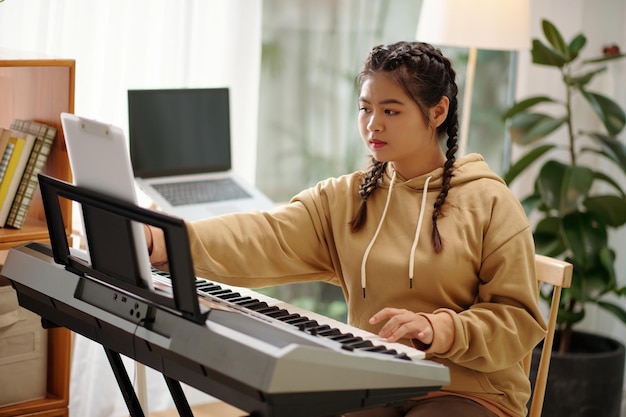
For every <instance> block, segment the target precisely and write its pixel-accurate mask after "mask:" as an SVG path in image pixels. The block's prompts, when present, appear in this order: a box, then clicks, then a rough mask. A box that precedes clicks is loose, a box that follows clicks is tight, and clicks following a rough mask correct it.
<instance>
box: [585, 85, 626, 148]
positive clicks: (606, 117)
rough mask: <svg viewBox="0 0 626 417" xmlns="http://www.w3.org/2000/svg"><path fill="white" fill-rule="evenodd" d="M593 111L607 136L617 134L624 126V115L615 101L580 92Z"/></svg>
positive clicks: (600, 95) (625, 115) (598, 95)
mask: <svg viewBox="0 0 626 417" xmlns="http://www.w3.org/2000/svg"><path fill="white" fill-rule="evenodd" d="M580 91H581V93H582V95H583V97H585V99H587V102H589V105H590V106H591V108H592V109H593V111H594V112H595V113H596V114H597V115H598V117H599V118H600V120H601V121H602V124H603V125H604V127H605V128H606V130H607V132H609V135H611V136H615V135H617V134H619V133H620V132H621V131H622V129H624V125H625V124H626V114H625V113H624V110H622V108H621V107H620V106H619V104H617V103H616V102H615V101H613V100H611V99H610V98H608V97H606V96H603V95H602V94H598V93H592V92H590V91H586V90H584V89H581V90H580Z"/></svg>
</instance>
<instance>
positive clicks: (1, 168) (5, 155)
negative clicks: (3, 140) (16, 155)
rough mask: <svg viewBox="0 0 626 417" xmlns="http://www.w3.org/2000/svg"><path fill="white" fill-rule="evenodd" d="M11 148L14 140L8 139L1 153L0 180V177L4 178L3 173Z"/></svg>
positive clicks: (0, 178)
mask: <svg viewBox="0 0 626 417" xmlns="http://www.w3.org/2000/svg"><path fill="white" fill-rule="evenodd" d="M13 149H15V141H8V142H7V146H6V148H5V150H4V153H3V154H2V159H0V182H1V181H2V178H4V173H5V172H6V170H7V166H8V164H9V160H10V159H11V155H12V154H13Z"/></svg>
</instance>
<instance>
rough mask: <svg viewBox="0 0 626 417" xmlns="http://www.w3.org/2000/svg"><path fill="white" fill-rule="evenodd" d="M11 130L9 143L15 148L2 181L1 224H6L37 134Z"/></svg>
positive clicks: (0, 192) (0, 193)
mask: <svg viewBox="0 0 626 417" xmlns="http://www.w3.org/2000/svg"><path fill="white" fill-rule="evenodd" d="M11 131H12V134H11V137H10V138H9V143H13V144H14V148H13V152H12V154H11V158H10V159H9V161H8V164H7V168H6V171H5V173H4V176H3V177H2V182H0V226H4V224H5V223H6V219H7V217H8V215H9V211H10V210H11V204H12V203H13V198H14V197H15V193H16V192H17V187H18V186H19V183H20V180H21V179H22V174H23V173H24V169H25V168H26V163H27V162H28V157H29V156H30V151H31V150H32V149H33V146H34V145H35V135H32V134H30V133H25V132H20V131H17V130H11Z"/></svg>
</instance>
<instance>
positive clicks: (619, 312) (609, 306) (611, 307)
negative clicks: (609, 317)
mask: <svg viewBox="0 0 626 417" xmlns="http://www.w3.org/2000/svg"><path fill="white" fill-rule="evenodd" d="M596 304H598V306H600V307H602V308H603V309H605V310H606V311H608V312H609V313H611V314H613V315H614V316H615V317H617V318H618V319H620V320H621V321H622V323H624V324H626V310H624V309H623V308H622V307H621V306H619V305H618V304H614V303H609V302H607V301H597V302H596Z"/></svg>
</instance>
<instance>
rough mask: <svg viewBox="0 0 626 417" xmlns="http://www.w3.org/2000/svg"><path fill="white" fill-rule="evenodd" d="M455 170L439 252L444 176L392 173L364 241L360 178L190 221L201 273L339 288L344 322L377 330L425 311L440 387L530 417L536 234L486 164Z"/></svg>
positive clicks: (238, 280)
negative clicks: (358, 223) (385, 319)
mask: <svg viewBox="0 0 626 417" xmlns="http://www.w3.org/2000/svg"><path fill="white" fill-rule="evenodd" d="M455 167H456V169H455V171H454V177H453V178H452V182H451V188H450V191H449V193H448V197H447V198H446V201H445V204H444V206H443V215H442V216H441V217H440V218H439V220H438V222H437V224H438V227H439V231H440V233H441V236H442V241H443V251H442V252H441V253H439V254H436V253H435V252H434V250H433V247H432V243H431V240H430V236H431V232H432V221H431V216H432V210H433V204H434V202H435V199H436V198H437V196H438V195H439V192H440V190H441V183H442V174H443V170H442V169H441V168H439V169H436V170H434V171H433V172H431V173H429V174H427V175H424V176H420V177H418V178H414V179H411V180H405V179H403V178H401V176H400V175H399V174H394V172H393V170H392V169H391V168H388V170H387V172H386V173H385V176H384V178H383V183H382V184H381V185H380V186H379V187H378V189H377V190H376V191H374V193H373V194H372V195H371V196H370V198H369V200H368V202H367V221H366V223H365V226H364V227H363V228H362V229H361V230H360V231H358V232H357V233H352V232H351V231H350V221H351V220H352V218H353V216H354V214H355V212H356V210H357V207H358V205H359V203H360V198H359V194H358V189H359V185H360V184H361V182H362V178H363V175H364V173H363V172H355V173H353V174H350V175H345V176H342V177H339V178H330V179H328V180H325V181H322V182H320V183H318V184H317V185H316V186H315V187H312V188H310V189H307V190H304V191H302V192H301V193H299V194H298V195H297V196H295V197H294V198H293V199H292V201H291V202H290V203H289V204H288V205H285V206H281V207H277V208H276V209H274V210H272V211H269V212H254V213H245V214H232V215H226V216H221V217H217V218H210V219H206V220H201V221H198V222H194V223H191V224H189V227H188V230H189V235H190V243H191V250H192V256H193V261H194V265H195V268H196V274H197V275H198V276H203V277H207V278H209V279H213V280H216V281H221V282H225V283H228V284H231V285H238V286H245V287H252V288H259V287H264V286H269V285H276V284H284V283H290V282H302V281H314V280H321V281H327V282H330V283H333V284H336V285H340V286H341V287H342V289H343V292H344V295H345V297H346V300H347V303H348V322H349V324H350V325H352V326H355V327H360V328H363V329H365V330H368V331H371V332H374V333H377V332H378V330H379V328H380V325H376V326H372V325H370V324H369V322H368V320H369V318H370V317H371V316H372V315H374V313H376V312H378V311H379V310H380V309H382V308H384V307H395V308H404V309H407V310H411V311H414V312H422V313H425V314H426V316H427V317H428V318H429V320H430V321H431V323H432V324H433V329H434V341H433V343H432V345H431V346H430V347H429V348H428V349H427V350H426V352H427V354H428V357H429V358H430V359H433V360H435V361H438V362H440V363H443V364H445V365H446V366H448V367H449V368H450V373H451V384H450V385H449V386H446V387H444V390H446V391H451V392H458V393H461V394H464V395H469V396H477V397H479V398H483V399H486V400H488V401H491V402H493V403H496V404H498V405H499V406H500V407H503V408H504V409H506V410H509V411H510V413H511V415H517V416H525V415H526V403H527V401H528V399H529V396H530V383H529V380H528V377H527V375H526V373H525V371H524V365H523V361H524V358H525V357H526V356H527V355H528V353H529V352H530V351H531V350H532V349H533V347H534V346H535V345H536V344H537V343H538V342H539V341H540V340H541V339H542V337H543V336H544V333H545V324H544V321H543V318H542V316H541V313H540V311H539V309H538V306H537V281H536V276H535V270H534V244H533V238H532V233H531V230H530V227H529V224H528V220H527V218H526V216H525V214H524V211H523V209H522V207H521V205H520V204H519V201H518V200H517V198H516V197H515V196H514V195H513V194H512V193H511V192H510V190H509V189H508V188H507V187H506V185H505V184H504V182H503V181H502V180H501V179H500V178H499V177H498V176H497V175H495V174H494V173H493V172H492V171H491V170H490V169H489V167H488V166H487V164H486V163H485V162H484V161H483V159H482V157H481V156H480V155H477V154H471V155H467V156H465V157H463V158H460V159H459V160H458V161H457V162H456V164H455ZM392 179H393V186H392V187H390V184H391V183H392ZM425 184H427V186H425ZM390 189H391V190H390ZM425 190H426V193H425V192H424V191H425ZM420 219H421V221H420ZM442 314H445V315H448V316H449V317H450V318H452V322H453V325H454V329H453V332H452V331H450V330H451V329H449V327H442V326H441V323H442V321H441V317H442V316H441V315H442ZM446 321H447V322H449V320H446ZM404 342H405V343H407V344H411V341H410V340H405V341H404ZM448 346H451V347H450V348H447V347H448ZM444 347H445V348H444Z"/></svg>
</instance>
